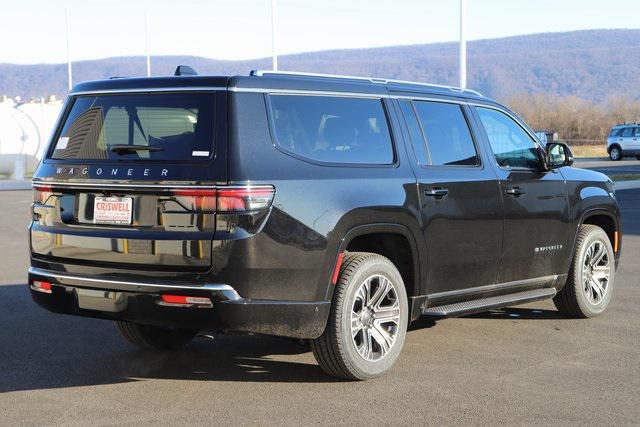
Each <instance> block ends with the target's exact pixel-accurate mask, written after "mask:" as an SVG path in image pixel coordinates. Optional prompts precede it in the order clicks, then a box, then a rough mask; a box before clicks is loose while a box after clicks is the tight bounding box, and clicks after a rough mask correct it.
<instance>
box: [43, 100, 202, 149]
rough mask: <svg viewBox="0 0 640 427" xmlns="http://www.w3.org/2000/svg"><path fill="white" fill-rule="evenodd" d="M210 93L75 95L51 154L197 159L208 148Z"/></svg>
mask: <svg viewBox="0 0 640 427" xmlns="http://www.w3.org/2000/svg"><path fill="white" fill-rule="evenodd" d="M213 109H214V96H213V95H211V94H205V93H172V94H135V95H97V96H79V97H77V98H75V100H73V104H72V107H71V110H70V111H69V114H68V115H67V118H66V120H65V122H64V126H63V127H62V130H61V132H60V134H59V136H58V138H57V140H56V141H54V144H53V145H54V147H53V151H52V152H51V156H50V158H52V159H65V160H66V159H74V160H76V159H77V160H110V159H113V160H128V161H131V160H198V159H205V158H209V157H210V156H211V154H212V147H213V129H214V126H213V118H214V112H213Z"/></svg>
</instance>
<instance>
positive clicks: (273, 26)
mask: <svg viewBox="0 0 640 427" xmlns="http://www.w3.org/2000/svg"><path fill="white" fill-rule="evenodd" d="M277 6H278V5H277V0H271V68H273V71H278V50H277V46H276V41H277V40H276V13H277Z"/></svg>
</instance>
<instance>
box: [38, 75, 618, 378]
mask: <svg viewBox="0 0 640 427" xmlns="http://www.w3.org/2000/svg"><path fill="white" fill-rule="evenodd" d="M178 74H183V73H180V72H179V73H178ZM52 141H53V142H52V143H50V147H49V149H48V151H47V155H46V157H45V159H44V160H43V161H42V162H41V164H40V165H39V166H38V168H37V170H36V172H35V174H34V178H33V188H34V202H33V207H32V213H33V217H32V222H31V225H30V229H29V233H30V236H29V238H30V248H31V267H30V269H29V289H30V291H31V295H32V297H33V299H34V300H35V301H36V302H37V303H38V304H39V305H41V306H43V307H45V308H47V309H49V310H51V311H54V312H58V313H66V314H73V315H79V316H86V317H99V318H104V319H111V320H114V321H115V322H116V323H117V325H118V328H119V329H120V331H121V332H122V334H123V336H124V337H125V338H126V339H127V340H129V341H130V342H132V343H133V344H135V345H138V346H142V347H151V348H156V349H158V348H160V349H162V348H175V347H179V346H182V345H185V344H187V343H188V342H189V341H190V340H191V339H192V338H193V337H194V336H195V335H196V334H197V333H198V331H200V330H213V331H237V332H251V333H258V334H270V335H278V336H283V337H291V338H296V339H303V340H307V341H308V342H309V343H310V346H311V349H312V350H313V353H314V355H315V357H316V359H317V361H318V363H319V364H320V366H321V367H322V368H323V369H324V370H325V371H326V372H327V373H329V374H330V375H334V376H338V377H341V378H348V379H368V378H373V377H376V376H378V375H381V374H383V373H385V372H387V371H388V370H389V369H391V367H392V366H393V365H394V363H395V362H396V360H397V359H398V357H399V355H400V352H401V349H402V346H403V343H404V340H405V338H406V331H407V327H408V325H409V323H411V322H412V321H414V320H416V319H417V318H419V317H421V316H433V317H447V316H459V315H465V314H470V313H475V312H480V311H484V310H489V309H494V308H498V307H503V306H509V305H516V304H523V303H527V302H531V301H537V300H541V299H545V298H553V301H554V303H555V305H556V307H557V308H558V310H560V311H561V312H562V313H564V314H565V315H568V316H572V317H591V316H595V315H598V314H601V313H602V312H604V311H605V309H606V308H607V306H608V304H609V302H610V300H611V295H612V292H613V290H614V286H615V271H616V266H617V263H618V260H619V257H620V247H621V244H620V242H621V240H620V236H621V234H620V221H619V216H620V212H619V209H618V205H617V202H616V200H615V192H614V189H613V184H612V182H611V181H610V180H609V179H608V178H606V177H605V176H604V175H601V174H599V173H596V172H591V171H586V170H581V169H577V168H574V167H572V163H573V158H572V154H571V151H570V150H569V147H567V146H566V145H563V144H558V143H549V144H547V146H546V148H543V147H541V146H540V144H539V143H538V141H537V140H536V138H535V136H534V134H533V132H532V131H531V130H530V129H529V127H528V126H527V125H526V124H525V123H523V122H522V120H520V119H519V118H518V117H517V116H516V115H515V114H514V113H513V112H511V111H509V110H508V109H507V108H506V107H504V106H502V105H500V104H498V103H496V102H495V101H492V100H490V99H487V98H485V97H483V96H482V95H480V94H479V93H477V92H474V91H471V90H462V89H457V88H450V87H446V86H437V85H428V84H419V83H411V82H400V81H393V80H386V79H372V78H360V77H340V76H322V75H312V74H296V73H278V72H253V73H251V75H249V76H234V77H206V76H193V75H178V76H175V77H167V78H160V77H158V78H134V79H114V80H102V81H95V82H86V83H82V84H79V85H77V86H76V87H75V88H74V89H73V91H72V92H71V94H70V96H69V99H68V101H67V104H66V107H65V111H64V114H63V115H62V119H61V121H60V123H59V124H58V126H57V129H56V131H55V134H54V136H53V138H52ZM57 141H63V143H57Z"/></svg>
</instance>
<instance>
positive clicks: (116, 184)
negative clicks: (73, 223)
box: [31, 179, 273, 190]
mask: <svg viewBox="0 0 640 427" xmlns="http://www.w3.org/2000/svg"><path fill="white" fill-rule="evenodd" d="M31 185H32V186H34V185H48V186H51V187H66V188H77V187H82V188H98V189H101V188H137V189H145V188H148V189H152V190H157V189H162V190H173V189H203V190H216V189H224V190H233V189H236V188H237V189H247V188H248V189H254V188H256V189H272V188H273V186H271V185H251V184H248V185H188V184H184V185H183V184H127V183H120V182H67V181H47V180H43V179H33V180H32V181H31Z"/></svg>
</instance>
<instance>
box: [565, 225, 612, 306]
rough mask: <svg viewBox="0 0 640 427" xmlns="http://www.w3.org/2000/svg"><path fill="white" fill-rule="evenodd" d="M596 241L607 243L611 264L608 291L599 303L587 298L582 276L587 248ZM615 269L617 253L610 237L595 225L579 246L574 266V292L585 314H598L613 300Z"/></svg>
mask: <svg viewBox="0 0 640 427" xmlns="http://www.w3.org/2000/svg"><path fill="white" fill-rule="evenodd" d="M595 241H600V242H601V243H603V244H604V245H605V248H606V250H607V256H608V257H609V264H610V266H611V273H610V275H609V284H608V287H607V291H606V294H605V296H604V300H603V301H602V302H600V304H598V305H594V304H592V303H590V302H589V300H588V299H587V296H586V295H585V293H584V289H583V277H582V276H583V272H582V266H583V264H584V257H585V254H586V252H587V249H589V247H590V246H591V244H593V242H595ZM615 270H616V269H615V255H614V252H613V247H612V246H611V242H610V241H609V237H608V236H607V234H606V233H605V232H604V231H603V230H602V229H600V228H596V227H594V228H592V229H590V230H589V232H588V234H587V236H586V237H585V238H584V240H582V245H581V246H580V247H579V248H578V256H577V257H576V258H575V264H574V266H573V278H574V280H573V281H574V287H575V289H574V292H575V294H576V299H577V302H578V306H579V308H580V310H581V311H582V313H583V314H584V315H585V316H587V317H592V316H597V315H599V314H601V313H603V312H604V311H605V310H606V309H607V307H608V306H609V303H610V302H611V296H612V294H613V290H614V287H615Z"/></svg>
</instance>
